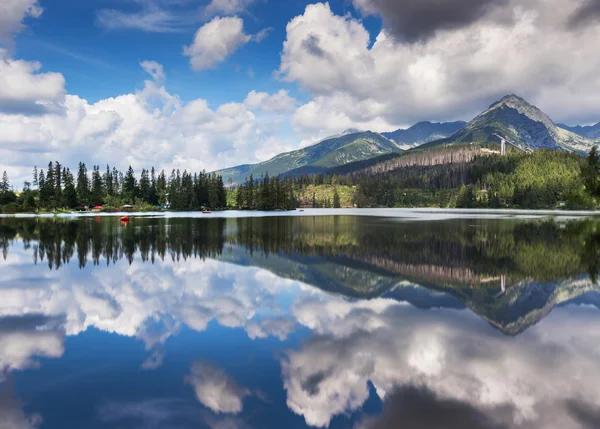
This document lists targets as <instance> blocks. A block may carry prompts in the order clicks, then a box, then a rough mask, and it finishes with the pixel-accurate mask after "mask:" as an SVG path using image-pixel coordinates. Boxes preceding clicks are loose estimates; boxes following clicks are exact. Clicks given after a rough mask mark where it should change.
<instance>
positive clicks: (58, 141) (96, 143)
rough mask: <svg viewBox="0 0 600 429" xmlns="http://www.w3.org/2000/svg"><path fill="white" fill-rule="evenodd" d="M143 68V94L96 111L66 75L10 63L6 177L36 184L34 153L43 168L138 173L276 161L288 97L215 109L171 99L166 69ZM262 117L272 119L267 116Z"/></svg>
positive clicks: (2, 96)
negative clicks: (72, 90)
mask: <svg viewBox="0 0 600 429" xmlns="http://www.w3.org/2000/svg"><path fill="white" fill-rule="evenodd" d="M142 67H144V69H145V70H146V71H147V72H149V74H150V75H151V76H152V78H153V79H152V80H147V81H146V82H145V84H144V87H143V88H142V89H141V90H139V91H137V92H135V93H130V94H123V95H120V96H117V97H112V98H107V99H103V100H99V101H97V102H95V103H93V104H91V103H89V102H88V101H87V100H85V99H82V98H80V97H78V96H75V95H70V94H66V95H65V94H64V79H63V77H62V75H60V74H54V73H36V72H35V71H36V70H39V64H36V63H28V62H24V61H17V60H12V59H10V58H8V57H4V60H3V61H0V82H2V81H3V82H7V84H6V85H2V86H1V87H0V106H4V113H2V112H1V111H0V128H2V130H3V132H2V133H0V171H3V170H5V169H6V170H7V171H8V173H9V175H10V177H11V182H12V183H13V184H14V185H15V186H20V184H21V183H23V180H30V172H31V170H32V168H33V165H32V161H31V153H32V152H35V153H37V155H36V158H37V159H40V158H41V159H42V162H47V161H48V160H50V159H56V160H60V161H61V162H62V163H64V164H65V165H67V166H71V167H72V168H74V167H75V166H76V165H77V163H78V162H79V161H84V162H86V163H88V164H90V163H92V162H93V163H95V164H100V165H105V164H110V165H111V166H112V165H115V166H116V167H117V168H120V169H126V168H127V166H128V165H132V166H133V168H134V169H135V170H136V171H138V172H139V170H140V169H141V168H149V167H150V166H151V165H154V166H155V167H157V168H159V169H161V168H166V169H167V170H170V169H171V168H180V169H181V170H183V169H188V170H193V171H200V170H202V169H206V170H208V171H210V170H215V169H219V168H224V167H228V166H232V165H237V164H242V163H245V162H258V161H263V160H265V159H266V158H265V156H270V155H272V151H271V149H273V147H274V146H273V145H272V143H273V141H274V139H275V136H276V135H278V133H279V130H280V129H281V127H282V121H285V120H286V118H284V117H281V116H280V114H281V113H282V112H285V111H286V110H287V109H289V107H290V106H291V104H292V103H293V99H292V98H291V97H289V96H288V95H287V93H286V92H285V91H283V92H281V91H280V92H278V93H275V94H272V95H269V94H264V93H263V94H262V95H260V97H259V98H261V100H262V101H263V103H262V104H260V105H255V106H254V107H251V106H248V105H246V104H245V103H243V102H239V103H235V102H233V103H226V104H223V105H221V106H217V107H216V108H210V107H209V105H208V102H207V101H206V100H203V99H196V100H192V101H190V102H188V103H184V102H182V101H181V99H180V98H179V97H178V96H177V95H175V94H171V93H169V92H168V91H167V89H166V88H165V86H164V83H163V79H164V71H163V69H162V66H161V65H160V64H158V63H155V62H144V63H142ZM8 83H10V85H8ZM17 87H20V88H22V90H19V91H17V90H15V88H17ZM251 94H252V93H251ZM250 98H252V95H250ZM254 110H256V111H257V112H256V113H255V112H254ZM263 111H265V112H267V111H268V112H270V113H271V115H269V116H270V117H268V118H266V117H262V116H261V112H263ZM273 115H275V116H277V117H276V118H273ZM141 143H143V144H141ZM285 143H287V142H286V141H285V139H281V138H279V139H277V146H275V147H277V148H281V149H284V150H285V149H289V146H287V145H285ZM36 162H40V161H36Z"/></svg>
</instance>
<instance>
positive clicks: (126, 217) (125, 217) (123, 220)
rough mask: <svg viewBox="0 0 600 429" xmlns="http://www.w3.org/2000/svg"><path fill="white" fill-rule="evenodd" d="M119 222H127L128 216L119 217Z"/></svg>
mask: <svg viewBox="0 0 600 429" xmlns="http://www.w3.org/2000/svg"><path fill="white" fill-rule="evenodd" d="M121 222H129V216H123V217H121Z"/></svg>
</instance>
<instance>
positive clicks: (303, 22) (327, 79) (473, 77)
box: [278, 0, 600, 137]
mask: <svg viewBox="0 0 600 429" xmlns="http://www.w3.org/2000/svg"><path fill="white" fill-rule="evenodd" d="M357 1H359V0H357ZM465 1H468V0H465ZM405 3H406V4H407V5H408V6H409V7H414V8H416V10H417V11H418V10H421V9H419V8H420V7H421V6H419V5H423V4H424V5H427V4H428V3H429V2H428V1H426V2H421V1H420V2H417V1H408V2H391V1H383V0H370V1H367V0H361V1H360V4H359V6H361V5H362V9H363V10H364V11H366V12H368V13H380V14H382V15H383V19H384V21H385V20H386V19H396V18H393V17H394V16H397V17H400V18H397V19H401V20H405V19H411V20H412V19H415V18H414V17H413V16H412V15H411V14H406V15H403V14H402V13H396V10H397V9H396V8H398V7H401V5H403V4H405ZM438 3H440V4H446V3H447V4H450V3H452V5H454V4H456V2H449V1H448V2H438ZM475 3H477V4H479V5H480V6H478V7H475V8H474V12H473V13H474V15H473V16H471V17H469V19H467V20H466V21H464V22H462V23H461V24H460V28H453V29H447V30H445V31H434V32H433V33H431V32H430V34H429V35H428V36H427V38H426V39H424V40H423V41H421V42H420V43H406V42H404V41H402V40H401V39H399V38H398V37H392V34H393V30H391V29H388V28H387V26H386V28H385V29H384V30H383V31H381V32H380V33H379V34H378V35H377V37H376V38H375V39H374V40H373V39H372V37H371V35H370V33H369V32H368V31H367V29H366V28H365V27H364V25H363V23H362V22H361V21H359V20H357V19H354V18H353V17H352V16H350V15H345V16H339V15H336V14H335V13H333V12H332V10H331V8H330V7H329V5H328V4H326V3H317V4H312V5H309V6H307V7H306V9H305V12H304V14H302V15H300V16H297V17H295V18H294V19H292V20H291V21H290V22H289V24H288V25H287V28H286V31H287V37H286V40H285V42H284V47H283V52H282V56H281V64H280V67H279V71H278V73H279V76H280V77H281V78H282V79H283V80H285V81H289V82H296V83H298V84H300V85H301V87H302V88H304V89H305V90H307V91H308V92H309V93H310V94H312V96H313V97H312V99H311V100H310V101H309V102H308V103H306V105H303V106H301V107H300V108H299V109H298V111H297V112H296V114H295V115H294V119H293V121H294V125H295V129H296V131H297V132H298V133H299V134H300V136H303V137H304V136H313V135H314V136H317V135H318V136H321V137H322V136H324V135H328V134H332V133H335V132H339V131H340V129H344V128H348V127H353V128H361V129H372V130H374V131H387V130H392V129H396V128H401V127H405V126H410V125H412V124H414V123H416V122H418V121H420V120H436V121H440V120H441V121H445V120H457V119H464V120H469V119H470V118H472V117H474V116H475V115H476V114H477V113H479V112H480V111H482V110H484V109H485V108H486V107H487V106H489V105H490V104H491V103H492V102H493V101H496V100H498V99H500V98H501V97H502V96H504V95H506V94H509V93H518V94H520V95H522V96H523V97H524V98H526V99H527V100H528V101H530V102H532V103H534V104H536V105H538V107H540V108H542V110H544V111H546V112H547V113H548V114H549V115H550V116H551V117H552V118H553V119H554V120H555V121H558V122H568V123H595V122H597V121H598V118H597V113H596V112H598V111H599V110H600V101H598V99H597V98H594V97H592V96H591V94H595V93H597V92H598V91H600V81H598V79H597V74H596V70H598V68H600V57H598V56H597V55H595V50H596V48H595V46H596V40H598V38H600V26H587V27H586V28H585V30H584V31H578V32H575V31H570V30H568V28H567V21H568V19H569V16H571V15H572V14H573V13H576V11H577V10H578V3H577V2H563V1H560V0H532V1H531V2H526V3H523V2H522V1H518V0H507V1H506V2H504V3H505V4H504V7H503V8H502V11H498V9H497V8H492V9H494V10H493V11H491V12H486V11H487V10H488V9H489V5H492V4H496V3H497V2H492V1H490V2H484V1H480V2H475ZM486 5H488V6H486ZM388 9H389V11H388ZM392 9H393V10H392ZM472 9H473V8H471V9H469V8H467V9H465V8H462V9H461V11H462V12H461V14H464V13H465V10H467V13H466V15H467V16H468V15H469V13H470V12H468V11H469V10H472ZM559 9H560V10H561V13H556V10H559ZM457 10H458V8H457ZM386 11H388V12H389V13H387V12H386ZM422 14H423V15H426V16H424V17H421V16H418V17H417V18H419V19H427V20H430V21H431V22H435V21H436V19H437V18H436V16H437V14H438V12H437V10H436V9H435V8H433V9H432V8H425V7H424V6H423V9H422ZM429 14H434V15H436V16H433V17H431V16H430V15H429ZM444 15H445V16H446V17H450V19H453V18H452V16H455V15H453V14H450V13H448V14H444ZM405 16H406V17H405ZM409 17H410V18H409ZM434 18H436V19H434ZM438 18H439V17H438ZM390 25H391V24H390ZM435 25H436V26H435V28H438V27H439V23H437V24H435ZM441 27H442V28H443V27H444V25H442V26H441ZM432 28H433V27H432ZM590 58H591V60H590ZM567 59H568V60H567Z"/></svg>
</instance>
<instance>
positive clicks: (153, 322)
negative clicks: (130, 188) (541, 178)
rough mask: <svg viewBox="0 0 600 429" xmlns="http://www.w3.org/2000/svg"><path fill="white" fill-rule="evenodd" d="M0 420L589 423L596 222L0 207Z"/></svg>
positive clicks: (596, 332)
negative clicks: (10, 211)
mask: <svg viewBox="0 0 600 429" xmlns="http://www.w3.org/2000/svg"><path fill="white" fill-rule="evenodd" d="M0 250H1V252H2V255H1V257H0V428H3V429H4V428H11V429H12V428H19V429H21V428H49V429H54V428H56V429H70V428H73V429H94V428H170V429H171V428H177V429H184V428H194V429H196V428H211V429H238V428H257V429H258V428H273V429H280V428H306V427H323V428H349V429H375V428H408V429H421V428H423V429H425V428H428V429H437V428H450V429H459V428H461V429H462V428H468V429H471V428H474V429H479V428H481V429H484V428H485V429H503V428H523V429H534V428H542V429H550V428H552V429H555V428H560V429H580V428H585V429H587V428H598V427H600V294H599V292H600V286H599V285H598V283H597V273H598V270H599V268H600V223H599V222H598V221H594V220H589V219H588V220H568V221H567V220H560V221H552V222H550V221H543V220H539V219H537V220H532V219H529V220H525V219H490V218H483V219H482V218H479V219H466V220H465V219H463V220H460V219H438V220H428V221H419V220H418V219H415V218H414V217H413V218H412V219H411V220H410V221H408V220H403V219H398V218H395V219H393V218H383V217H372V216H370V217H361V216H311V215H310V213H307V215H306V216H296V217H287V216H279V217H267V218H186V217H171V218H164V217H159V218H153V217H136V218H134V219H133V220H132V221H131V222H130V223H129V224H128V225H123V224H121V223H120V222H119V220H118V218H114V217H97V218H94V217H88V218H74V219H43V218H1V219H0Z"/></svg>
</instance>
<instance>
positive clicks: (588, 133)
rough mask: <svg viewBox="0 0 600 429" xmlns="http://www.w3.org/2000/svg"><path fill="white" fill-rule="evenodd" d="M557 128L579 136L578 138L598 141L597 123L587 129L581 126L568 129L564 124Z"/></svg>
mask: <svg viewBox="0 0 600 429" xmlns="http://www.w3.org/2000/svg"><path fill="white" fill-rule="evenodd" d="M558 126H559V127H561V128H564V129H565V130H569V131H571V132H573V133H575V134H579V135H580V136H583V137H587V138H588V139H592V140H600V122H598V123H597V124H596V125H590V126H587V127H582V126H581V125H577V126H574V127H570V126H568V125H564V124H559V125H558Z"/></svg>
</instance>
